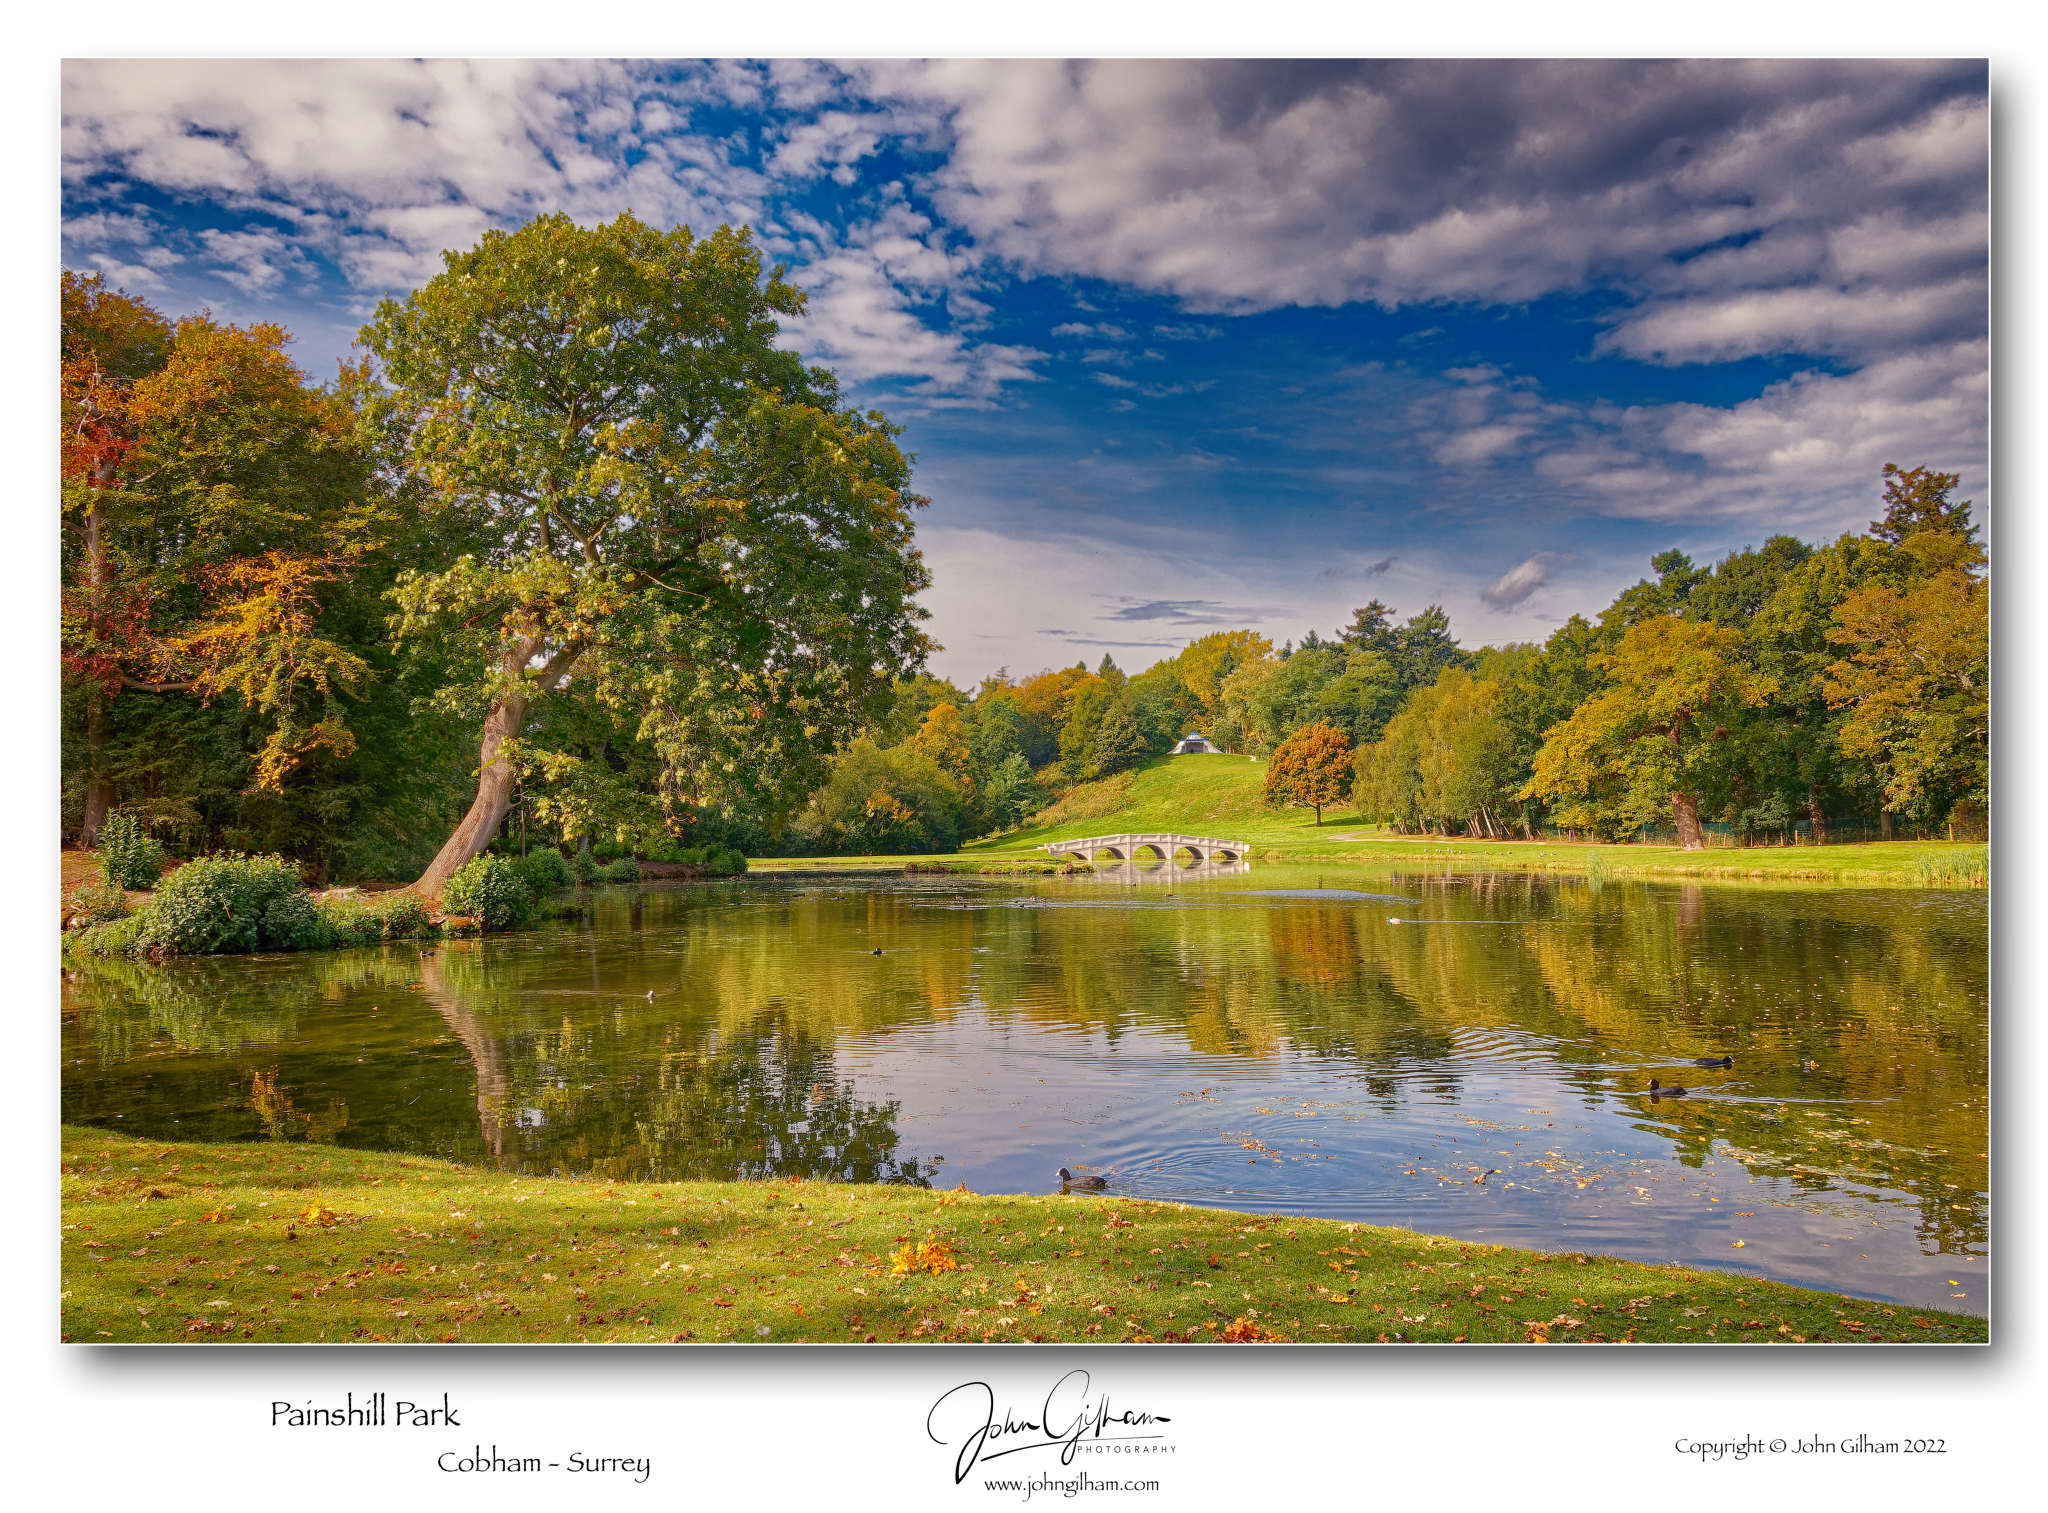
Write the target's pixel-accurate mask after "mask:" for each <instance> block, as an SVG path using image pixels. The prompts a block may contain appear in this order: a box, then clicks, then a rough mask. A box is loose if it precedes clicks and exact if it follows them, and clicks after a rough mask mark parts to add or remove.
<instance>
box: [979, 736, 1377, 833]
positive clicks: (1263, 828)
mask: <svg viewBox="0 0 2048 1513" xmlns="http://www.w3.org/2000/svg"><path fill="white" fill-rule="evenodd" d="M1265 781H1266V764H1265V763H1263V762H1254V761H1251V760H1249V759H1247V758H1245V757H1241V756H1222V755H1213V756H1196V755H1188V756H1170V757H1154V758H1152V759H1151V760H1150V761H1148V762H1146V763H1145V764H1144V765H1142V766H1140V767H1137V768H1135V769H1133V770H1132V771H1130V772H1120V773H1118V774H1117V775H1116V776H1115V777H1109V778H1103V779H1101V780H1100V781H1099V782H1094V783H1083V784H1082V785H1081V786H1080V787H1078V788H1076V789H1075V790H1074V791H1073V792H1072V793H1070V794H1068V795H1067V796H1066V797H1065V798H1064V799H1062V800H1061V801H1060V802H1059V803H1058V804H1055V805H1054V806H1053V807H1052V808H1050V809H1048V810H1046V811H1045V812H1044V813H1042V814H1040V815H1039V816H1037V819H1038V823H1037V824H1035V825H1033V826H1032V827H1031V828H1030V829H1028V830H1020V831H1014V832H1012V833H1011V834H1009V835H1005V836H1002V837H1001V838H1000V839H998V840H993V841H977V842H976V843H975V844H974V846H973V847H970V848H969V849H982V848H985V847H1000V848H1001V849H1003V850H1005V851H1008V850H1014V849H1016V848H1018V847H1025V848H1029V847H1032V846H1037V845H1039V844H1040V843H1042V842H1044V841H1051V840H1067V839H1071V838H1072V837H1074V836H1081V835H1091V834H1095V833H1098V832H1101V831H1103V830H1112V831H1132V830H1135V831H1144V830H1173V831H1179V832H1180V833H1182V834H1186V835H1209V836H1215V837H1216V838H1218V839H1221V840H1241V841H1248V842H1257V843H1259V844H1260V845H1284V844H1287V843H1289V842H1298V841H1305V840H1320V839H1322V838H1324V837H1326V836H1328V835H1334V834H1337V833H1339V832H1338V831H1337V829H1336V828H1335V827H1336V826H1337V824H1338V821H1339V813H1338V811H1337V810H1336V809H1325V810H1324V811H1323V828H1322V832H1321V833H1320V834H1319V833H1318V832H1317V831H1316V829H1315V814H1314V812H1313V811H1312V810H1308V809H1268V808H1267V807H1266V805H1265V802H1264V799H1263V797H1262V794H1263V791H1264V785H1265ZM1342 821H1343V823H1344V824H1346V825H1351V826H1355V825H1356V824H1357V823H1358V817H1357V815H1356V814H1354V813H1352V812H1351V811H1350V809H1349V808H1348V806H1346V807H1345V808H1344V811H1343V814H1342Z"/></svg>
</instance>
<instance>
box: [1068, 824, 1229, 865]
mask: <svg viewBox="0 0 2048 1513" xmlns="http://www.w3.org/2000/svg"><path fill="white" fill-rule="evenodd" d="M1038 849H1039V850H1040V851H1050V852H1051V853H1052V854H1053V855H1054V856H1078V857H1079V858H1081V860H1083V861H1093V860H1094V859H1095V857H1096V856H1097V854H1098V853H1100V852H1104V851H1107V852H1108V853H1109V854H1110V855H1111V856H1113V857H1115V858H1116V859H1117V860H1118V861H1120V862H1127V861H1129V860H1130V859H1131V858H1132V857H1134V856H1135V855H1137V854H1138V853H1139V852H1140V851H1150V852H1151V853H1152V854H1153V855H1155V856H1157V857H1158V858H1159V859H1160V860H1161V861H1163V862H1169V861H1172V860H1173V858H1174V856H1175V854H1176V853H1178V852H1181V851H1186V852H1188V853H1189V854H1190V855H1192V856H1193V857H1194V858H1195V860H1196V861H1198V862H1206V861H1212V860H1214V859H1215V858H1217V857H1223V858H1225V859H1227V860H1229V861H1233V862H1234V861H1241V860H1243V859H1244V858H1245V857H1246V856H1247V855H1249V854H1250V852H1251V846H1250V844H1249V843H1248V842H1245V841H1228V840H1219V839H1217V838H1216V837H1215V836H1210V835H1178V834H1174V833H1172V832H1169V831H1145V832H1138V831H1127V832H1125V833H1123V834H1121V835H1091V836H1084V837H1082V838H1080V839H1077V840H1070V841H1047V842H1045V843H1044V844H1043V845H1041V846H1039V848H1038Z"/></svg>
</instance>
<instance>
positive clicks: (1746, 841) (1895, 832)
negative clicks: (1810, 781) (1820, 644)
mask: <svg viewBox="0 0 2048 1513" xmlns="http://www.w3.org/2000/svg"><path fill="white" fill-rule="evenodd" d="M1820 831H1821V833H1820V836H1819V838H1818V839H1816V838H1815V835H1814V824H1813V821H1812V820H1810V819H1808V820H1801V821H1800V822H1799V823H1798V824H1796V825H1787V826H1785V827H1784V828H1783V829H1782V830H1749V831H1742V830H1738V829H1736V827H1735V826H1733V825H1730V824H1722V823H1717V822H1714V821H1710V820H1702V821H1700V833H1701V838H1702V839H1703V840H1705V841H1706V843H1707V845H1708V846H1709V847H1727V848H1729V849H1731V850H1736V849H1742V848H1746V847H1750V846H1816V845H1819V846H1844V845H1858V844H1861V843H1863V842H1865V841H1881V840H1886V839H1890V840H1901V841H1912V840H1922V841H1933V840H1954V841H1973V842H1976V843H1978V844H1982V843H1983V842H1985V841H1987V840H1988V839H1989V838H1990V826H1989V824H1988V823H1987V822H1986V821H1985V820H1983V819H1981V818H1976V819H1962V818H1958V819H1956V820H1955V821H1954V822H1952V823H1945V824H1943V825H1942V826H1941V827H1940V828H1938V829H1926V828H1921V827H1916V826H1911V825H1907V824H1906V823H1904V822H1903V821H1900V820H1897V819H1894V820H1893V822H1892V829H1891V834H1890V836H1887V835H1886V834H1885V830H1884V822H1883V821H1882V820H1880V819H1878V818H1877V817H1876V816H1874V815H1843V816H1829V817H1827V818H1825V819H1824V820H1823V821H1822V823H1821V827H1820ZM1536 833H1537V835H1538V836H1539V837H1540V838H1541V839H1543V840H1549V841H1591V840H1597V839H1598V838H1599V837H1597V836H1596V835H1594V834H1593V833H1592V832H1591V831H1589V830H1569V829H1563V828H1560V827H1558V826H1555V825H1538V826H1537V827H1536ZM1623 840H1624V844H1628V845H1637V846H1675V845H1677V844H1678V831H1677V829H1676V828H1674V827H1673V826H1670V825H1644V826H1643V827H1642V828H1641V829H1639V830H1637V831H1635V832H1634V833H1633V834H1631V835H1628V836H1626V837H1624V838H1623Z"/></svg>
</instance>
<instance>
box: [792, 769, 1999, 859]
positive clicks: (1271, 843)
mask: <svg viewBox="0 0 2048 1513" xmlns="http://www.w3.org/2000/svg"><path fill="white" fill-rule="evenodd" d="M1265 772H1266V768H1265V765H1264V764H1263V763H1260V762H1254V761H1251V760H1249V759H1247V758H1244V757H1233V756H1178V757H1156V758H1154V759H1152V760H1151V761H1149V762H1147V763H1146V764H1145V765H1144V766H1142V767H1139V768H1136V769H1134V770H1133V771H1130V772H1123V773H1118V774H1117V775H1116V776H1115V777H1111V778H1105V779H1102V780H1101V781H1099V782H1095V783H1086V784H1083V785H1081V786H1080V787H1078V788H1076V789H1074V790H1073V791H1072V792H1071V793H1069V794H1068V795H1067V796H1066V797H1065V798H1063V799H1062V800H1061V801H1060V802H1059V803H1057V804H1055V805H1053V806H1052V807H1051V808H1050V809H1047V810H1046V811H1044V812H1043V813H1042V814H1040V815H1038V816H1037V817H1036V821H1035V823H1034V824H1033V825H1031V826H1030V827H1029V828H1027V829H1024V830H1017V831H1011V832H1010V833H1008V834H1005V835H1000V836H995V837H992V838H989V839H986V840H980V841H974V842H971V843H969V844H968V845H966V846H964V847H962V848H961V850H960V852H959V853H958V855H956V856H952V857H947V858H943V859H941V860H942V861H943V863H944V864H945V865H947V866H949V867H951V868H955V869H959V870H968V871H975V870H981V868H980V867H979V866H976V865H973V864H976V863H982V864H995V865H1012V866H1014V865H1021V864H1023V863H1025V862H1029V861H1034V860H1035V861H1036V862H1037V863H1038V864H1041V865H1042V864H1046V863H1048V862H1049V860H1050V858H1048V857H1047V855H1046V853H1045V852H1043V851H1040V850H1038V849H1037V848H1039V847H1040V846H1042V845H1043V844H1044V843H1045V842H1047V841H1057V840H1071V839H1074V838H1077V837H1081V836H1089V835H1100V834H1104V833H1115V832H1120V831H1161V830H1164V831H1178V832H1181V833H1183V834H1195V835H1210V836H1215V837H1217V838H1218V839H1224V840H1241V841H1244V842H1246V843H1247V844H1248V845H1249V846H1250V847H1251V848H1252V855H1253V857H1254V858H1255V859H1257V860H1261V861H1287V862H1325V861H1344V862H1356V863H1360V864H1362V865H1367V866H1383V867H1392V868H1424V869H1433V870H1436V871H1444V872H1483V871H1506V870H1526V871H1541V872H1568V873H1577V874H1590V873H1599V874H1602V875H1605V876H1613V877H1671V878H1697V879H1702V880H1714V879H1719V880H1729V881H1750V882H1768V881H1784V882H1808V883H1837V884H1844V885H1862V886H1882V887H1942V888H1967V887H1984V886H1986V885H1987V884H1988V882H1989V877H1990V866H1989V855H1988V848H1986V847H1985V846H1983V845H1974V844H1969V843H1966V842H1956V843H1950V842H1946V841H1883V842H1868V843H1856V844H1845V845H1829V846H1811V845H1808V846H1746V847H1721V846H1716V847H1712V848H1710V849H1708V850H1705V851H1681V850H1679V849H1678V848H1677V847H1676V846H1655V845H1604V844H1600V843H1597V842H1591V841H1588V842H1580V843H1561V842H1550V841H1533V842H1532V841H1485V840H1468V839H1462V838H1460V839H1444V838H1439V837H1434V836H1412V835H1411V836H1399V835H1394V834H1392V833H1390V832H1387V831H1385V830H1383V829H1380V828H1379V827H1377V826H1373V825H1370V824H1368V823H1367V822H1366V821H1365V820H1364V819H1363V818H1361V817H1360V816H1359V815H1358V814H1357V813H1355V812H1353V811H1351V810H1349V809H1341V808H1340V809H1326V810H1324V811H1323V823H1322V824H1321V825H1320V826H1319V825H1317V824H1316V823H1315V815H1314V813H1313V811H1310V810H1307V809H1269V808H1267V807H1266V805H1265V802H1264V798H1263V794H1262V788H1263V784H1264V782H1265ZM931 860H934V859H932V858H916V857H893V858H881V857H844V858H829V859H826V858H811V859H806V860H800V861H788V862H776V861H762V862H756V863H754V866H755V867H756V868H758V869H760V870H765V871H773V870H778V869H782V868H805V869H818V868H830V867H835V866H838V867H860V866H879V865H893V866H902V865H904V864H905V863H908V862H913V861H931Z"/></svg>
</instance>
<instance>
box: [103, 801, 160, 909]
mask: <svg viewBox="0 0 2048 1513" xmlns="http://www.w3.org/2000/svg"><path fill="white" fill-rule="evenodd" d="M98 849H99V854H100V873H101V875H102V876H103V877H104V878H105V879H106V881H107V882H109V883H111V884H113V885H114V886H115V887H117V888H133V889H135V890H136V891H137V892H144V891H146V890H148V889H150V888H154V887H155V886H156V885H157V879H158V878H160V877H162V876H163V875H164V848H163V847H162V846H159V845H158V844H157V843H156V840H155V838H154V837H153V836H151V835H150V834H149V832H148V831H146V830H144V829H143V828H142V822H141V821H140V820H138V819H136V817H135V816H134V815H132V814H122V813H121V812H120V811H118V810H116V811H115V812H114V813H112V814H110V815H108V816H107V818H106V820H105V822H104V823H102V824H101V826H100V839H99V848H98Z"/></svg>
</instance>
